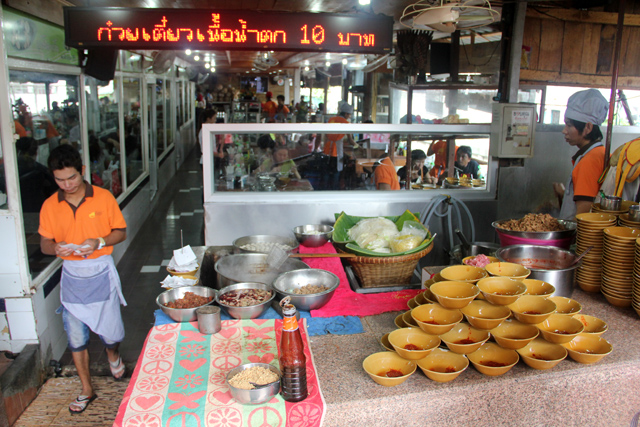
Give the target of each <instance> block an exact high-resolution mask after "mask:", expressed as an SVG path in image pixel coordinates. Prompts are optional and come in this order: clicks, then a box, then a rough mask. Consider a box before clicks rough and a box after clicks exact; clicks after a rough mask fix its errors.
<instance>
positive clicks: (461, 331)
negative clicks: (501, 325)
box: [440, 323, 489, 354]
mask: <svg viewBox="0 0 640 427" xmlns="http://www.w3.org/2000/svg"><path fill="white" fill-rule="evenodd" d="M440 339H441V340H442V342H443V343H445V344H446V345H447V347H448V348H449V350H451V351H453V352H454V353H459V354H469V353H473V352H474V351H476V350H477V349H479V348H480V346H482V344H484V343H485V342H487V340H488V339H489V332H487V331H482V330H480V329H476V328H474V327H472V326H470V325H469V324H467V323H458V324H457V325H456V326H454V327H453V329H451V330H450V331H449V332H447V333H446V334H442V335H440Z"/></svg>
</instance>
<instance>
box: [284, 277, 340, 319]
mask: <svg viewBox="0 0 640 427" xmlns="http://www.w3.org/2000/svg"><path fill="white" fill-rule="evenodd" d="M306 285H314V286H324V287H328V289H327V290H326V291H322V292H319V293H316V294H306V295H301V294H296V293H294V291H295V290H296V289H300V288H302V287H303V286H306ZM338 285H340V279H339V278H338V276H336V275H335V274H333V273H331V272H330V271H326V270H321V269H319V268H308V269H304V270H293V271H289V272H286V273H282V274H281V275H280V276H278V277H277V278H276V280H274V281H273V289H274V290H275V291H276V294H277V296H276V298H275V299H274V300H273V305H275V304H278V303H280V301H281V300H282V299H283V298H284V297H287V296H288V297H290V298H291V303H292V304H293V305H295V306H296V308H297V309H298V310H304V311H309V310H317V309H319V308H320V307H322V306H324V305H325V304H326V303H328V302H329V300H331V297H333V294H334V293H335V291H336V289H337V288H338Z"/></svg>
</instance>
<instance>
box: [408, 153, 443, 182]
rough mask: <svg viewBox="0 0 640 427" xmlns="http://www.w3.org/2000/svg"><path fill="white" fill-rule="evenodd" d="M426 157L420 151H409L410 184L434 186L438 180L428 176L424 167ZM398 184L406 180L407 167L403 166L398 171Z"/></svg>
mask: <svg viewBox="0 0 640 427" xmlns="http://www.w3.org/2000/svg"><path fill="white" fill-rule="evenodd" d="M426 158H427V155H426V154H425V153H424V151H422V150H411V182H418V178H420V182H422V183H427V184H435V183H436V182H437V181H438V178H436V177H435V176H431V175H430V174H429V169H427V167H426V166H425V165H424V161H425V160H426ZM398 177H399V178H400V182H404V181H406V180H407V167H406V166H403V167H401V168H400V169H399V170H398Z"/></svg>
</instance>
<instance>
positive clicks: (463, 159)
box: [455, 145, 480, 179]
mask: <svg viewBox="0 0 640 427" xmlns="http://www.w3.org/2000/svg"><path fill="white" fill-rule="evenodd" d="M455 167H456V169H457V170H458V173H459V174H460V176H461V177H462V176H468V177H470V178H474V179H475V178H478V177H479V176H480V165H479V164H478V162H476V161H475V160H471V147H469V146H468V145H461V146H460V147H458V151H457V152H456V163H455Z"/></svg>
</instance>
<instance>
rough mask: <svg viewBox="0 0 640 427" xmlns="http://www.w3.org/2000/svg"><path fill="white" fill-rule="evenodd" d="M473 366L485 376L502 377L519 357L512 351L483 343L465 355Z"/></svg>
mask: <svg viewBox="0 0 640 427" xmlns="http://www.w3.org/2000/svg"><path fill="white" fill-rule="evenodd" d="M467 357H468V358H469V361H470V362H471V363H473V366H474V367H475V368H476V369H477V370H478V371H480V372H481V373H483V374H485V375H490V376H497V375H502V374H504V373H506V372H508V371H509V369H511V368H513V367H514V365H515V364H516V363H518V360H520V356H518V353H516V352H515V351H514V350H507V349H504V348H502V347H500V346H498V345H497V344H494V343H491V342H489V343H485V344H483V345H482V346H481V347H480V348H479V349H478V350H476V351H474V352H473V353H471V354H469V355H467Z"/></svg>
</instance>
